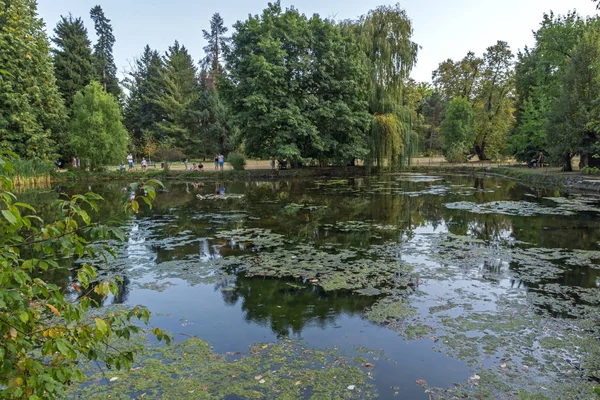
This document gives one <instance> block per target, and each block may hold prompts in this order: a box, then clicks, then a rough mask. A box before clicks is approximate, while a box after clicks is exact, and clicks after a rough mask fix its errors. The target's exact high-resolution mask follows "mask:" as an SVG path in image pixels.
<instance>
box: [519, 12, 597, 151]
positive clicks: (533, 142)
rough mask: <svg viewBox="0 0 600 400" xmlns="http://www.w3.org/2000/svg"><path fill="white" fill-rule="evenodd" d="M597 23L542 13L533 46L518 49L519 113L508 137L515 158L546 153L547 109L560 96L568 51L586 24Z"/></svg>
mask: <svg viewBox="0 0 600 400" xmlns="http://www.w3.org/2000/svg"><path fill="white" fill-rule="evenodd" d="M596 23H597V20H596V19H589V20H585V19H583V18H581V17H580V16H579V15H578V14H577V13H575V12H570V13H568V14H567V15H564V16H555V15H554V14H553V13H550V14H544V18H543V20H542V22H541V26H540V28H539V29H538V30H537V31H536V32H534V37H535V40H536V43H535V45H534V47H533V48H527V47H526V48H525V50H524V51H523V52H519V54H518V61H517V64H516V66H515V80H516V94H517V105H516V107H517V110H518V111H519V112H518V114H517V116H516V117H517V119H516V127H515V130H514V132H513V134H512V136H511V138H510V145H511V151H512V153H513V154H515V157H516V158H517V160H520V161H529V160H531V159H532V158H537V156H538V155H539V153H540V152H545V153H547V152H548V146H547V143H548V141H547V129H546V128H547V126H548V117H549V112H550V111H551V109H552V107H553V104H554V103H555V102H556V101H557V99H558V98H559V96H560V93H561V90H562V83H563V78H564V74H565V71H566V66H567V65H568V62H569V59H570V57H571V52H572V50H573V48H574V47H575V45H576V44H577V42H578V40H579V39H580V38H581V36H582V35H583V33H584V31H585V30H586V29H587V28H586V27H588V26H589V25H593V24H596Z"/></svg>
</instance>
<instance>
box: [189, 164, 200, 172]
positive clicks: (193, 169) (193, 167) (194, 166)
mask: <svg viewBox="0 0 600 400" xmlns="http://www.w3.org/2000/svg"><path fill="white" fill-rule="evenodd" d="M196 168H198V166H197V165H196V163H193V164H192V169H190V171H195V170H196Z"/></svg>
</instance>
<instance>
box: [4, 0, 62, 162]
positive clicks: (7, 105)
mask: <svg viewBox="0 0 600 400" xmlns="http://www.w3.org/2000/svg"><path fill="white" fill-rule="evenodd" d="M0 10H2V14H0V66H2V69H4V70H6V71H8V72H9V74H3V75H1V76H0V149H4V150H10V151H13V152H15V153H17V154H18V155H20V156H26V157H35V158H50V157H52V154H53V152H54V150H55V147H56V142H60V141H61V137H60V133H61V132H62V128H63V126H64V122H65V119H66V114H65V109H64V104H63V100H62V98H61V96H60V93H59V92H58V89H57V87H56V80H55V78H54V73H53V67H52V63H51V59H50V56H49V51H50V48H49V44H48V39H47V37H46V34H45V32H44V24H43V22H42V20H41V19H40V18H38V16H37V10H36V2H35V1H33V0H1V1H0Z"/></svg>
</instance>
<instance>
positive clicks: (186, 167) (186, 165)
mask: <svg viewBox="0 0 600 400" xmlns="http://www.w3.org/2000/svg"><path fill="white" fill-rule="evenodd" d="M183 164H184V165H185V170H186V171H187V169H188V160H187V158H186V159H185V161H184V162H183Z"/></svg>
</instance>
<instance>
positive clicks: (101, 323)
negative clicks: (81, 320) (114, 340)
mask: <svg viewBox="0 0 600 400" xmlns="http://www.w3.org/2000/svg"><path fill="white" fill-rule="evenodd" d="M95 322H96V329H97V330H98V331H99V332H100V333H102V334H103V335H106V334H107V333H108V324H107V323H106V321H105V320H103V319H100V318H96V320H95Z"/></svg>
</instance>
